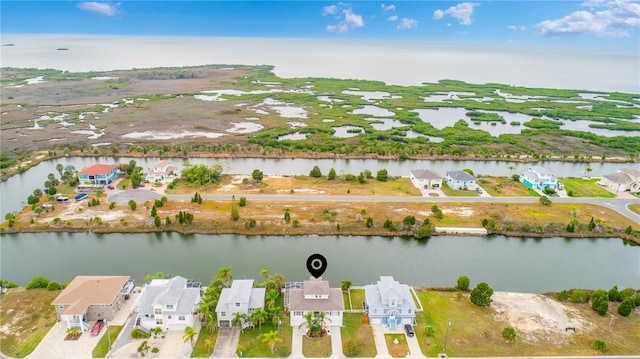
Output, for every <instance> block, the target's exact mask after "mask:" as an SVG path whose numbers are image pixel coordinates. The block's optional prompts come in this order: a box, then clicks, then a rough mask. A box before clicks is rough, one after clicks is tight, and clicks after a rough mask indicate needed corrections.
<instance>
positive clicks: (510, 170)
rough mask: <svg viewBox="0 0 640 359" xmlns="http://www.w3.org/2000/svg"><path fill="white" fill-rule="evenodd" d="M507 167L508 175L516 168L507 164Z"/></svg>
mask: <svg viewBox="0 0 640 359" xmlns="http://www.w3.org/2000/svg"><path fill="white" fill-rule="evenodd" d="M507 168H508V169H509V176H511V172H513V170H515V169H516V167H515V166H513V165H509V166H508V167H507Z"/></svg>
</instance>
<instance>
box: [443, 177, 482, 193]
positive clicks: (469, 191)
mask: <svg viewBox="0 0 640 359" xmlns="http://www.w3.org/2000/svg"><path fill="white" fill-rule="evenodd" d="M441 189H442V192H444V194H445V195H447V196H450V197H478V192H476V191H473V190H466V191H465V190H461V189H452V188H451V187H449V184H448V183H447V182H445V181H442V188H441Z"/></svg>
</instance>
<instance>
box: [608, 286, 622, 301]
mask: <svg viewBox="0 0 640 359" xmlns="http://www.w3.org/2000/svg"><path fill="white" fill-rule="evenodd" d="M609 300H610V301H612V302H621V301H622V295H621V294H620V292H619V291H618V286H617V285H614V286H613V287H611V289H609Z"/></svg>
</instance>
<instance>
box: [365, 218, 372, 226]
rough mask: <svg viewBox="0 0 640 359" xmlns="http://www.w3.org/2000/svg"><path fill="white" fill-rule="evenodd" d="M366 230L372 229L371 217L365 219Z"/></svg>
mask: <svg viewBox="0 0 640 359" xmlns="http://www.w3.org/2000/svg"><path fill="white" fill-rule="evenodd" d="M366 226H367V228H371V227H373V218H371V217H367V223H366Z"/></svg>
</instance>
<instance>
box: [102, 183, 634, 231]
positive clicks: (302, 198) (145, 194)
mask: <svg viewBox="0 0 640 359" xmlns="http://www.w3.org/2000/svg"><path fill="white" fill-rule="evenodd" d="M165 196H166V197H167V198H169V199H176V200H190V199H191V197H192V195H188V194H182V195H175V194H173V195H172V194H167V195H165ZM242 196H243V197H246V198H247V200H258V201H260V200H267V201H291V202H387V203H392V202H395V203H402V202H425V203H447V202H459V203H478V202H480V203H482V202H485V203H489V202H495V203H514V202H515V203H534V202H538V201H539V198H538V197H396V196H317V195H295V194H293V195H270V194H243V195H242ZM161 197H162V195H161V194H159V193H156V192H154V191H149V190H145V189H135V190H128V191H121V192H118V193H115V194H113V195H111V196H109V198H108V201H109V202H116V203H118V204H127V203H128V202H129V200H131V199H133V200H134V201H136V202H144V201H148V200H154V199H159V198H161ZM202 198H203V199H204V200H210V201H228V200H231V199H233V198H234V196H233V195H228V194H208V195H203V196H202ZM235 198H238V196H235ZM551 200H552V201H553V202H555V203H590V204H596V205H600V206H604V207H608V208H611V209H613V210H615V211H617V212H618V213H620V214H622V215H624V216H626V217H628V218H629V219H631V220H633V221H635V222H636V223H640V215H638V214H636V213H634V212H633V211H631V210H630V209H629V208H628V207H627V206H628V205H630V204H632V203H640V199H638V198H590V197H568V198H555V197H554V198H552V199H551Z"/></svg>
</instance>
